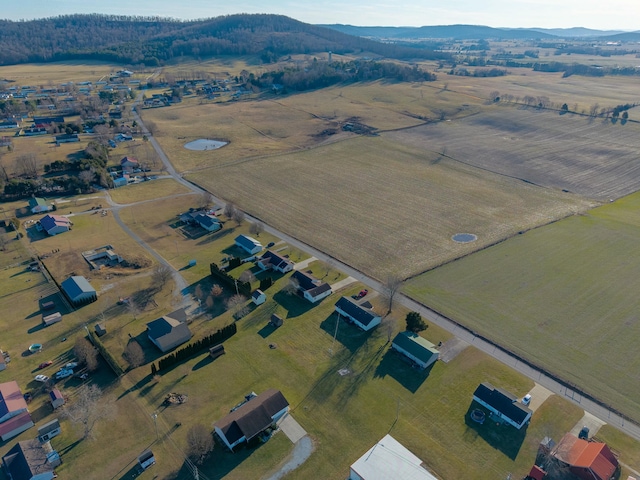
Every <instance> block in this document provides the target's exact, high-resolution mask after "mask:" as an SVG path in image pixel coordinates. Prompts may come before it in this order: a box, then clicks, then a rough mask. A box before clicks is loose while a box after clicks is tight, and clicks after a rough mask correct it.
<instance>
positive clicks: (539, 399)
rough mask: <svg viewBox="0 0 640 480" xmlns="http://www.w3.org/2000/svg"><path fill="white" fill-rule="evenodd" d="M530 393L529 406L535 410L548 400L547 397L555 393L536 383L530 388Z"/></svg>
mask: <svg viewBox="0 0 640 480" xmlns="http://www.w3.org/2000/svg"><path fill="white" fill-rule="evenodd" d="M529 394H530V395H531V403H530V404H529V408H530V409H531V411H533V412H535V411H536V410H537V409H538V408H540V406H541V405H542V404H543V403H544V402H545V401H546V400H547V398H549V397H550V396H551V395H553V392H552V391H551V390H549V389H547V388H544V387H543V386H542V385H539V384H537V383H536V384H535V386H534V387H533V388H532V389H531V390H529Z"/></svg>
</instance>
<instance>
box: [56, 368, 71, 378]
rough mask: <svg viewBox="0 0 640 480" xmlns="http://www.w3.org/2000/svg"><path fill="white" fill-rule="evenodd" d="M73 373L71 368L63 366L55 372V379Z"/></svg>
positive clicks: (66, 376)
mask: <svg viewBox="0 0 640 480" xmlns="http://www.w3.org/2000/svg"><path fill="white" fill-rule="evenodd" d="M71 375H73V370H70V369H68V368H63V369H62V370H60V371H58V372H57V373H56V380H62V379H63V378H68V377H70V376H71Z"/></svg>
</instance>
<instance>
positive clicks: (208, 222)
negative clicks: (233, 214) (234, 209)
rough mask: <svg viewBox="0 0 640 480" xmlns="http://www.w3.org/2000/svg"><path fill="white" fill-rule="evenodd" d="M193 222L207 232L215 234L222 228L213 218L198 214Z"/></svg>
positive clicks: (218, 221)
mask: <svg viewBox="0 0 640 480" xmlns="http://www.w3.org/2000/svg"><path fill="white" fill-rule="evenodd" d="M194 221H195V222H196V223H197V224H198V225H200V226H201V227H202V228H204V229H205V230H206V231H207V232H217V231H218V230H220V229H221V228H222V223H220V220H218V219H217V218H216V217H215V216H213V215H209V214H205V213H199V214H198V215H196V217H195V218H194Z"/></svg>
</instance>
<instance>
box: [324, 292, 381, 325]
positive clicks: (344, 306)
mask: <svg viewBox="0 0 640 480" xmlns="http://www.w3.org/2000/svg"><path fill="white" fill-rule="evenodd" d="M335 309H336V312H338V314H339V315H342V316H343V317H346V318H347V319H348V320H350V321H351V322H353V323H354V324H355V325H357V326H358V327H360V328H361V329H362V330H364V331H365V332H367V331H369V330H371V329H372V328H374V327H376V326H377V325H380V322H381V321H382V317H381V316H380V315H378V314H376V313H375V312H374V311H373V310H372V309H369V308H364V307H362V306H360V305H358V303H356V302H354V301H353V299H352V298H350V297H342V298H340V300H338V301H337V302H336V305H335Z"/></svg>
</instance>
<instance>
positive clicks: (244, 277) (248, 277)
mask: <svg viewBox="0 0 640 480" xmlns="http://www.w3.org/2000/svg"><path fill="white" fill-rule="evenodd" d="M238 280H240V281H241V282H249V283H251V282H255V281H256V276H255V275H254V274H253V272H252V271H251V270H245V271H244V272H242V273H241V274H240V276H239V277H238Z"/></svg>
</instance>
